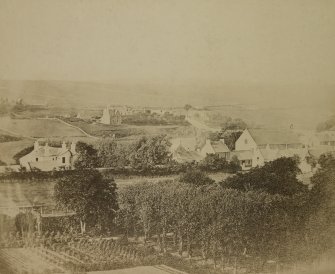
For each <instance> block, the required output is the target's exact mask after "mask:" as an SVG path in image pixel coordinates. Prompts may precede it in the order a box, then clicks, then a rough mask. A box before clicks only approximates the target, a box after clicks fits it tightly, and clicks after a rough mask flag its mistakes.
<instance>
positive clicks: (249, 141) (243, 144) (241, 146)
mask: <svg viewBox="0 0 335 274" xmlns="http://www.w3.org/2000/svg"><path fill="white" fill-rule="evenodd" d="M256 148H257V144H256V143H255V141H254V139H253V138H252V137H251V135H250V133H249V131H248V130H247V129H246V130H244V131H243V133H242V134H241V136H240V137H239V138H238V139H237V141H236V142H235V150H237V151H238V150H251V149H256Z"/></svg>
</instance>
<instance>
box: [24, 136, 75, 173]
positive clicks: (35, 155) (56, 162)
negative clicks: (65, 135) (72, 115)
mask: <svg viewBox="0 0 335 274" xmlns="http://www.w3.org/2000/svg"><path fill="white" fill-rule="evenodd" d="M75 157H76V144H75V143H74V142H72V143H71V146H70V148H67V146H66V144H65V142H63V143H62V147H50V146H49V145H48V143H46V144H45V145H44V146H40V145H39V143H38V141H35V143H34V150H33V151H32V152H30V153H28V154H27V155H25V156H23V157H21V158H20V159H19V161H20V165H21V166H22V167H25V168H26V169H27V170H28V171H31V170H32V169H34V168H36V169H38V170H41V171H51V170H62V169H71V168H72V167H73V162H74V160H75Z"/></svg>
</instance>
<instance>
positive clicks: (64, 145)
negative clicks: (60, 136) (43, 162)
mask: <svg viewBox="0 0 335 274" xmlns="http://www.w3.org/2000/svg"><path fill="white" fill-rule="evenodd" d="M62 149H63V150H66V143H65V141H63V143H62Z"/></svg>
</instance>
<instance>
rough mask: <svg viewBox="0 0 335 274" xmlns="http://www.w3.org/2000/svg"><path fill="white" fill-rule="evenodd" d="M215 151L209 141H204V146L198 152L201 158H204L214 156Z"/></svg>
mask: <svg viewBox="0 0 335 274" xmlns="http://www.w3.org/2000/svg"><path fill="white" fill-rule="evenodd" d="M214 153H215V151H214V149H213V147H212V145H211V142H210V141H209V140H206V144H205V145H204V146H203V148H202V149H201V151H200V154H201V155H202V156H203V157H206V155H207V154H214Z"/></svg>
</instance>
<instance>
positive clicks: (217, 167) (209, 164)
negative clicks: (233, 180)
mask: <svg viewBox="0 0 335 274" xmlns="http://www.w3.org/2000/svg"><path fill="white" fill-rule="evenodd" d="M199 167H200V168H201V169H202V170H206V171H224V172H229V173H236V172H237V171H240V170H241V166H240V164H239V161H229V162H228V161H227V160H226V159H225V158H222V157H220V156H219V155H216V154H207V155H206V157H205V158H204V159H203V160H201V162H200V163H199Z"/></svg>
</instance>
